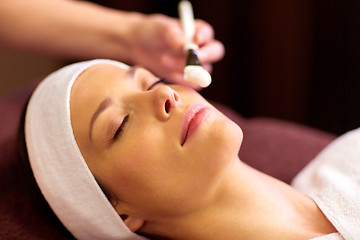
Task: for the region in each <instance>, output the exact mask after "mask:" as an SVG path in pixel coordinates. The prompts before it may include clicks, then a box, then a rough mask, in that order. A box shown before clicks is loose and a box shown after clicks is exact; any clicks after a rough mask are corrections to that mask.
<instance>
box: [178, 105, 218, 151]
mask: <svg viewBox="0 0 360 240" xmlns="http://www.w3.org/2000/svg"><path fill="white" fill-rule="evenodd" d="M210 111H211V109H210V108H207V107H206V106H204V105H202V104H195V105H192V106H190V107H189V109H188V110H187V111H186V113H185V116H184V120H183V125H182V131H181V146H183V145H184V144H185V142H186V141H187V140H188V139H189V138H190V137H191V136H192V135H193V134H194V133H195V132H196V130H197V129H198V128H199V126H200V125H201V123H202V122H203V120H204V119H205V118H206V117H207V115H208V114H209V112H210Z"/></svg>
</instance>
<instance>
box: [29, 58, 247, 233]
mask: <svg viewBox="0 0 360 240" xmlns="http://www.w3.org/2000/svg"><path fill="white" fill-rule="evenodd" d="M49 78H50V79H51V80H50V81H52V80H53V82H54V81H56V80H57V79H58V78H63V79H69V78H70V79H71V80H68V82H67V83H65V80H63V81H62V80H60V81H59V80H57V81H58V83H57V84H58V85H62V86H61V87H59V86H54V84H53V83H51V84H49V86H43V87H41V86H40V87H39V88H40V89H43V90H37V91H36V92H39V91H43V93H36V92H35V94H34V97H33V98H34V99H35V100H32V101H30V105H29V109H31V105H39V104H44V106H43V107H39V106H37V107H33V108H35V109H33V110H29V111H30V114H28V115H29V117H27V123H26V124H27V126H26V128H27V129H26V133H27V134H26V135H27V142H28V148H29V155H30V161H31V162H32V161H33V162H34V164H33V163H32V166H33V171H34V173H35V177H36V178H37V180H38V182H39V185H40V188H42V186H41V185H46V184H48V183H47V181H49V180H48V179H47V178H46V177H45V178H46V179H45V180H42V178H44V177H43V175H46V174H48V175H51V173H50V172H49V173H47V171H48V169H47V168H51V167H52V166H47V167H45V171H44V170H43V172H41V170H40V172H41V173H40V174H38V175H40V177H37V176H36V175H37V174H36V172H37V171H38V168H43V166H42V165H44V162H43V161H39V162H38V161H37V160H32V158H39V157H40V158H41V157H42V158H43V157H44V155H47V156H48V155H51V154H52V155H54V159H53V160H51V161H50V162H52V161H55V162H57V165H59V166H55V167H54V169H53V170H52V171H54V175H55V176H56V175H59V170H58V167H60V168H62V170H60V172H61V171H63V172H64V175H60V176H56V177H58V178H59V179H57V180H56V179H55V180H53V179H52V180H50V181H57V184H59V185H62V179H61V178H63V177H66V178H67V179H66V181H64V182H63V183H64V186H60V187H64V189H63V190H61V191H60V193H63V191H66V186H65V185H66V184H68V183H67V181H69V184H70V187H68V188H67V189H68V191H69V192H68V193H66V194H69V195H76V199H71V198H72V196H71V197H69V198H70V199H71V200H70V202H69V200H67V199H66V198H67V196H66V195H64V196H58V195H59V191H58V189H57V187H55V188H54V187H52V186H51V184H50V187H46V186H45V187H43V188H45V190H44V191H43V192H44V195H45V198H47V200H48V201H49V203H50V205H51V206H52V207H53V209H54V211H55V213H56V214H57V215H58V216H59V215H60V216H59V218H60V220H61V221H63V222H64V221H65V222H64V224H65V226H67V227H68V228H69V229H70V231H71V232H73V233H74V230H72V229H71V226H70V227H69V225H72V224H73V222H74V220H72V221H70V223H69V224H67V222H69V220H71V219H67V216H62V215H64V213H63V212H62V211H63V210H64V209H65V207H64V204H68V205H69V206H67V208H69V209H71V208H74V209H77V208H80V209H81V208H82V207H84V206H85V207H84V209H83V210H81V211H87V210H86V209H87V207H89V206H92V207H93V208H98V204H100V203H101V204H103V205H104V204H105V203H104V199H106V198H105V196H100V195H101V194H100V192H101V191H100V192H99V188H96V186H93V185H94V183H95V184H96V182H95V180H94V179H91V177H92V176H91V173H92V174H93V175H94V176H95V178H96V179H97V181H98V182H99V183H100V185H101V186H102V187H103V189H104V191H105V192H106V193H107V196H108V198H109V200H110V202H111V203H112V205H113V207H114V208H111V205H110V204H108V205H106V204H105V205H106V207H105V208H106V210H108V211H109V212H110V211H111V210H112V211H113V213H103V214H102V215H100V216H102V217H104V218H106V217H107V216H104V215H108V214H109V215H110V216H111V217H110V218H111V219H110V220H109V221H113V220H114V218H116V217H117V218H118V220H120V222H121V219H120V217H119V216H118V215H123V216H125V217H127V219H126V220H125V222H126V223H127V224H128V226H130V228H131V229H132V230H137V229H138V228H140V227H141V226H142V224H143V223H144V222H145V221H156V220H158V219H161V218H166V217H169V216H172V215H173V216H176V215H180V214H186V213H187V212H188V211H193V210H194V209H196V208H199V207H200V206H201V205H202V204H205V203H206V201H208V200H209V199H210V198H211V194H212V192H213V191H214V190H215V188H216V186H217V184H218V183H219V181H221V178H222V175H223V174H225V170H226V168H227V166H228V165H229V164H228V162H229V161H227V160H229V159H232V156H233V155H236V154H237V151H238V147H239V146H240V142H241V131H240V130H239V128H238V127H237V126H236V125H235V124H234V123H232V122H231V121H229V120H228V119H227V118H226V117H224V116H223V115H222V114H221V113H220V112H218V111H217V110H216V109H215V108H213V107H212V106H211V105H210V104H209V103H208V102H207V101H206V100H204V99H203V98H202V97H201V96H200V95H199V94H198V93H196V92H195V91H193V90H191V89H189V88H186V87H182V86H177V85H165V84H163V83H160V82H158V80H159V79H158V78H157V77H156V76H154V75H152V74H151V73H150V72H148V71H147V70H145V69H143V68H139V67H133V68H128V67H126V66H124V65H123V64H121V63H117V62H113V61H105V60H95V61H90V62H84V63H80V64H78V65H73V66H70V67H68V68H67V69H65V70H60V71H59V72H57V73H55V75H53V76H50V77H49ZM54 79H56V80H54ZM42 85H44V83H43V84H42ZM63 85H66V87H64V86H63ZM58 88H59V89H62V90H59V89H58ZM54 89H56V90H54ZM51 91H54V92H59V91H60V92H61V94H60V95H59V96H56V94H53V93H51ZM44 92H45V93H46V94H44ZM43 95H46V96H47V98H50V99H51V98H53V100H52V101H51V100H48V99H46V100H45V99H44V100H40V98H41V97H42V96H43ZM39 96H40V97H39ZM43 101H46V102H43ZM57 101H62V102H60V103H59V102H57ZM59 105H61V107H60V108H59ZM48 108H49V109H48ZM44 109H47V110H46V111H45V112H44ZM39 111H41V112H42V113H41V114H42V116H39V114H37V112H39ZM48 111H50V112H48ZM51 112H52V113H51ZM60 116H61V117H60ZM194 116H195V117H194ZM40 117H41V118H44V119H43V120H41V125H42V126H35V127H34V126H33V125H34V121H35V120H36V119H37V118H40ZM52 118H54V119H52ZM70 120H71V121H70ZM49 121H50V122H54V125H49V124H52V123H48V122H49ZM44 124H46V125H47V126H44ZM35 125H36V124H35ZM54 128H55V129H54ZM41 129H43V130H41ZM69 129H70V130H71V131H70V132H69V131H68V130H69ZM46 130H48V134H45V135H50V136H45V140H44V141H45V142H46V143H44V142H42V143H41V144H40V145H42V144H45V145H47V144H49V142H48V141H51V139H53V140H54V142H52V143H50V145H54V146H51V147H49V149H48V151H47V152H43V151H41V152H38V153H34V154H31V152H36V151H37V150H36V148H39V147H40V146H39V145H38V144H37V142H38V138H40V137H38V133H37V132H39V131H46ZM34 131H35V133H34ZM42 134H43V133H42ZM42 134H41V135H42ZM72 134H73V135H72ZM54 135H55V136H54ZM29 142H31V143H29ZM29 145H30V147H29ZM45 148H47V147H45ZM34 149H35V150H34ZM31 155H33V156H31ZM60 155H61V156H60ZM47 156H46V157H47ZM59 156H60V157H59ZM57 159H61V160H60V161H59V160H57ZM62 159H65V160H64V161H65V162H64V163H62V162H61V161H63V160H62ZM69 159H70V160H69ZM71 159H73V160H71ZM75 162H76V163H75ZM55 165H56V164H55ZM87 167H88V168H87ZM73 168H76V169H75V170H74V169H73ZM79 168H83V169H82V170H79ZM89 169H90V170H91V173H90V171H89ZM79 171H80V172H79ZM84 174H85V175H86V177H83V176H79V175H84ZM89 175H90V176H89ZM79 178H80V181H78V180H76V181H75V183H74V182H73V180H74V179H79ZM82 178H84V179H82ZM83 182H85V183H86V185H84V186H86V187H85V188H84V186H81V184H83ZM74 184H76V185H77V187H81V189H79V190H77V188H76V186H75V188H73V187H74V186H73V185H74ZM47 188H50V189H47ZM86 188H93V190H89V189H86ZM72 189H74V190H75V191H73V192H71V190H72ZM88 191H90V192H93V193H92V195H89V194H88ZM47 192H50V193H49V195H50V197H47V196H46V195H47ZM83 192H84V193H83ZM78 194H80V195H82V194H83V195H84V196H77V195H78ZM94 194H95V195H96V198H100V199H101V198H104V199H101V200H99V201H95V202H97V203H96V204H95V203H94V202H93V200H94V199H91V198H94V196H95V195H94ZM78 197H83V199H82V200H81V201H82V204H83V205H84V206H79V205H78V204H79V203H78V202H77V201H78V200H79V199H77V198H78ZM59 198H65V200H59ZM52 201H53V202H55V203H53V204H52ZM57 201H60V202H61V204H59V205H58V206H57V205H56V204H57ZM71 201H72V202H71ZM105 205H104V206H105ZM179 206H181V207H179ZM109 207H110V208H111V209H110V208H109ZM57 208H58V209H57ZM90 208H91V207H90ZM113 209H115V210H116V212H115V211H114V210H113ZM91 211H94V212H93V213H91V214H92V215H96V214H99V213H97V211H96V209H93V210H91ZM102 211H103V210H102ZM59 212H60V213H59ZM67 214H69V213H67ZM75 214H82V213H81V212H77V213H75ZM85 214H87V213H85ZM91 214H90V215H91ZM100 214H101V213H100ZM117 214H118V215H117ZM65 215H66V214H65ZM89 217H91V216H89ZM94 217H97V216H94ZM62 218H65V219H62ZM85 218H87V217H86V216H85V217H84V219H85ZM74 219H76V217H75V218H74ZM84 219H78V220H77V221H84ZM118 220H115V222H116V224H114V225H113V223H112V224H110V225H111V226H112V227H113V228H116V227H117V225H119V226H118V227H119V228H122V227H123V226H120V225H121V224H122V222H121V223H119V221H118ZM113 222H114V221H113ZM75 224H76V223H75ZM86 224H87V223H86ZM86 224H85V225H83V226H82V227H83V228H91V225H97V224H99V223H93V222H91V223H90V225H89V224H87V225H86ZM101 225H102V227H103V226H104V225H107V224H104V223H102V224H101ZM77 228H78V227H77ZM75 231H78V230H77V229H75ZM81 231H83V232H85V234H90V233H89V232H91V231H90V230H86V229H85V230H81ZM99 231H102V230H99ZM81 234H84V233H81ZM127 234H128V233H127ZM75 236H76V233H75ZM83 236H85V237H86V235H83ZM76 237H78V236H76ZM132 239H134V238H132Z"/></svg>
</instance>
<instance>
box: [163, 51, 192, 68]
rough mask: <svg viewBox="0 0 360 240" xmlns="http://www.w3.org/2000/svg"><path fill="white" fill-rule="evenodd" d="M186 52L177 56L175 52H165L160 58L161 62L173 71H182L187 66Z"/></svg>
mask: <svg viewBox="0 0 360 240" xmlns="http://www.w3.org/2000/svg"><path fill="white" fill-rule="evenodd" d="M185 61H186V59H185V54H183V55H182V56H176V55H174V54H169V53H164V54H163V55H162V56H161V58H160V63H161V64H162V65H163V66H164V67H165V68H167V69H170V70H171V71H172V72H180V71H182V70H183V69H184V67H185Z"/></svg>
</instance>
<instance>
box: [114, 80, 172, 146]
mask: <svg viewBox="0 0 360 240" xmlns="http://www.w3.org/2000/svg"><path fill="white" fill-rule="evenodd" d="M160 83H165V84H166V83H167V82H166V80H165V79H164V78H162V79H159V80H158V81H156V82H154V83H153V84H151V85H150V87H149V88H148V89H147V91H149V90H151V89H153V88H154V87H155V86H156V85H158V84H160ZM128 121H129V115H126V117H125V118H124V120H123V121H122V123H121V124H120V126H119V128H118V129H117V130H116V132H115V134H114V137H113V140H114V141H115V140H116V139H118V137H119V136H120V135H121V133H122V132H123V131H124V129H125V126H126V124H127V122H128Z"/></svg>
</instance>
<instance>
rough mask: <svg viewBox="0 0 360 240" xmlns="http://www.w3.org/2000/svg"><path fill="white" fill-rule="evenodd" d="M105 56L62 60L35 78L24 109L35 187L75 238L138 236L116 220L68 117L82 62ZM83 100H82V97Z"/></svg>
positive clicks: (86, 65)
mask: <svg viewBox="0 0 360 240" xmlns="http://www.w3.org/2000/svg"><path fill="white" fill-rule="evenodd" d="M100 63H107V64H112V65H115V66H118V67H120V68H128V66H127V65H125V64H122V63H119V62H116V61H110V60H92V61H87V62H80V63H76V64H73V65H69V66H66V67H64V68H62V69H60V70H58V71H56V72H54V73H52V74H51V75H49V76H48V77H47V78H46V79H45V80H44V81H42V82H41V83H40V85H39V86H38V87H37V89H36V90H35V92H34V93H33V95H32V97H31V99H30V102H29V105H28V110H27V113H26V120H25V138H26V144H27V148H28V154H29V161H30V164H31V168H32V170H33V173H34V176H35V179H36V181H37V183H38V185H39V188H40V190H41V192H42V194H43V195H44V197H45V199H46V200H47V201H48V203H49V205H50V207H51V208H52V209H53V211H54V212H55V214H56V215H57V217H58V218H59V219H60V220H61V222H62V223H63V224H64V226H65V227H66V228H67V229H68V230H69V231H70V232H71V233H72V234H73V235H74V236H75V237H76V238H77V239H86V240H91V239H104V240H105V239H106V240H111V239H119V240H141V239H142V240H143V239H145V238H143V237H141V236H139V235H137V234H134V233H132V232H131V231H130V230H129V229H128V228H127V227H126V225H125V224H124V222H123V221H122V220H121V218H120V217H119V215H118V214H117V212H116V211H115V210H114V208H113V207H112V205H111V204H110V202H109V201H108V200H107V198H106V196H105V195H104V193H103V192H102V191H101V189H100V187H99V185H98V184H97V182H96V181H95V179H94V177H93V175H92V174H91V172H90V170H89V168H88V167H87V165H86V162H85V160H84V158H83V156H82V155H81V152H80V150H79V148H78V146H77V144H76V141H75V138H74V135H73V130H72V127H71V122H70V92H71V88H72V85H73V83H74V81H75V80H76V79H77V77H78V76H79V75H80V74H81V73H82V72H83V71H84V70H86V69H87V68H89V67H91V66H93V65H95V64H100ZM84 104H86V103H84Z"/></svg>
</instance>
